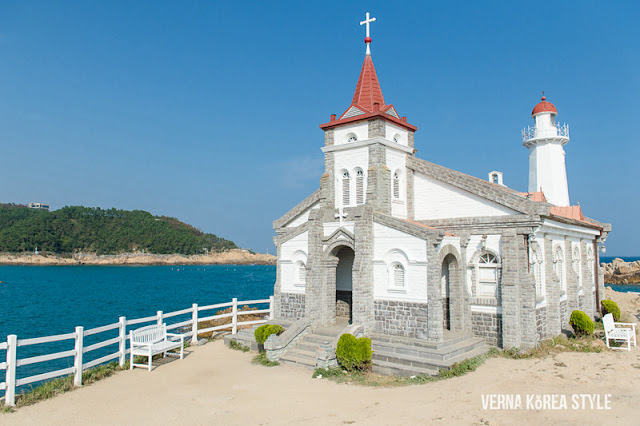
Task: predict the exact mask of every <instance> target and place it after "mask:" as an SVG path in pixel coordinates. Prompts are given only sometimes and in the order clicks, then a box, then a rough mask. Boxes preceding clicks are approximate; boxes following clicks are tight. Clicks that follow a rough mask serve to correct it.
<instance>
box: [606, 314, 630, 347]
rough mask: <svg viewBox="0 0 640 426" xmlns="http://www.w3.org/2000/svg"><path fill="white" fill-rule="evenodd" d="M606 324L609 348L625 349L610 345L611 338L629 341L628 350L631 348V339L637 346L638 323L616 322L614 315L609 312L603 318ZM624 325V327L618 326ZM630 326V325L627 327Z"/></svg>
mask: <svg viewBox="0 0 640 426" xmlns="http://www.w3.org/2000/svg"><path fill="white" fill-rule="evenodd" d="M602 325H604V336H605V338H606V340H607V347H608V348H609V349H624V348H616V347H613V348H612V347H611V346H609V340H614V341H616V340H617V341H622V342H627V350H628V351H630V350H631V341H632V340H633V346H636V325H635V324H634V323H631V322H614V321H613V315H611V314H607V315H605V316H604V317H603V318H602ZM618 326H622V327H618ZM627 326H628V327H627Z"/></svg>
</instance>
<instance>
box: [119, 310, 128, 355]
mask: <svg viewBox="0 0 640 426" xmlns="http://www.w3.org/2000/svg"><path fill="white" fill-rule="evenodd" d="M119 322H120V327H119V330H118V331H119V332H120V333H119V334H120V348H119V352H120V359H119V361H120V367H124V363H125V360H126V359H127V354H126V349H127V318H126V317H120V319H119Z"/></svg>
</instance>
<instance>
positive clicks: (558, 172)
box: [522, 92, 570, 207]
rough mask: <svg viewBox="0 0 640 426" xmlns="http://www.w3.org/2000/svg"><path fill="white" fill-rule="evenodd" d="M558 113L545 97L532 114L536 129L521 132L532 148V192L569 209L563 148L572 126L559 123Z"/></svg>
mask: <svg viewBox="0 0 640 426" xmlns="http://www.w3.org/2000/svg"><path fill="white" fill-rule="evenodd" d="M557 115H558V110H557V109H556V107H555V106H554V105H553V104H552V103H551V102H547V98H546V97H545V96H544V92H543V96H542V99H541V101H540V103H538V104H537V105H536V106H535V107H534V108H533V111H532V112H531V117H532V118H533V127H531V126H529V127H527V128H525V129H523V130H522V142H523V143H522V144H523V145H524V146H525V147H526V148H529V192H537V191H542V192H543V193H544V196H545V198H546V199H547V201H548V202H550V203H551V204H555V205H556V206H562V207H564V206H569V205H570V204H569V187H568V184H567V169H566V166H565V158H564V157H565V152H564V145H566V144H567V143H568V142H569V125H568V124H560V123H557V122H556V116H557Z"/></svg>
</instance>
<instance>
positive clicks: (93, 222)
mask: <svg viewBox="0 0 640 426" xmlns="http://www.w3.org/2000/svg"><path fill="white" fill-rule="evenodd" d="M36 245H37V246H38V250H40V251H43V252H51V253H60V254H65V253H74V252H79V251H82V252H87V253H95V254H99V255H102V254H118V253H122V252H131V251H133V250H138V251H141V250H144V251H145V252H147V253H157V254H174V253H175V254H185V255H189V254H202V253H203V252H204V249H205V248H206V249H208V250H210V251H214V252H215V251H224V250H230V249H234V248H237V246H236V245H235V244H234V243H233V242H232V241H229V240H225V239H224V238H219V237H217V236H215V235H213V234H206V233H204V232H201V231H199V230H198V229H196V228H194V227H193V226H191V225H187V224H186V223H182V222H180V221H179V220H178V219H175V218H171V217H165V216H153V215H152V214H151V213H149V212H145V211H142V210H134V211H126V210H116V209H109V210H103V209H101V208H99V207H97V208H92V207H75V206H74V207H64V208H62V209H60V210H56V211H52V212H49V211H45V210H34V209H29V208H27V207H24V206H18V205H7V204H3V205H0V252H9V253H22V252H33V250H34V249H35V248H36Z"/></svg>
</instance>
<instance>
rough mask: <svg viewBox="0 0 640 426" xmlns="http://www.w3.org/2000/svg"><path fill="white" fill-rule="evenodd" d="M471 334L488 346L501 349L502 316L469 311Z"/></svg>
mask: <svg viewBox="0 0 640 426" xmlns="http://www.w3.org/2000/svg"><path fill="white" fill-rule="evenodd" d="M471 326H472V330H473V334H474V335H475V336H477V337H482V338H483V339H484V341H485V342H487V344H488V345H492V346H497V347H502V314H489V313H486V312H473V311H471Z"/></svg>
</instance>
